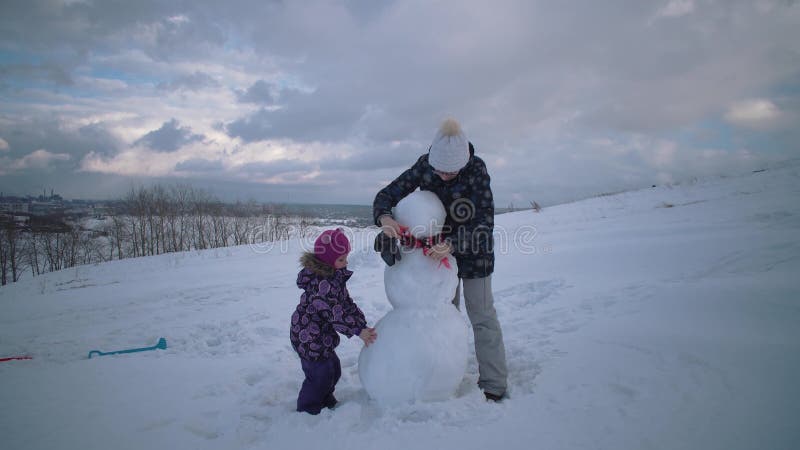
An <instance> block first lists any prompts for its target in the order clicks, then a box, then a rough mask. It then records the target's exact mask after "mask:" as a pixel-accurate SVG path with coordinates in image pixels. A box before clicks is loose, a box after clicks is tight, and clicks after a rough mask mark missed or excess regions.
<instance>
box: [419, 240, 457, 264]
mask: <svg viewBox="0 0 800 450" xmlns="http://www.w3.org/2000/svg"><path fill="white" fill-rule="evenodd" d="M452 253H453V247H451V246H450V243H449V242H447V241H444V242H439V243H438V244H436V245H433V246H431V248H429V249H428V251H427V252H426V255H428V256H430V257H431V258H433V259H435V260H436V261H441V260H442V259H444V258H447V256H448V255H450V254H452Z"/></svg>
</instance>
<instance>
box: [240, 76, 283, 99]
mask: <svg viewBox="0 0 800 450" xmlns="http://www.w3.org/2000/svg"><path fill="white" fill-rule="evenodd" d="M276 91H277V87H276V86H275V85H273V84H270V83H267V82H266V81H264V80H258V81H256V82H255V83H253V85H252V86H250V87H249V88H247V90H246V91H244V92H237V97H238V98H239V101H240V102H242V103H256V104H262V105H269V104H272V103H274V101H275V97H276V96H277V94H276Z"/></svg>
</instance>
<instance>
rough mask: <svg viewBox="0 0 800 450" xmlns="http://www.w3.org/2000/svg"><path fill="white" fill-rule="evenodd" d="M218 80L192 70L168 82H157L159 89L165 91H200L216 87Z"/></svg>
mask: <svg viewBox="0 0 800 450" xmlns="http://www.w3.org/2000/svg"><path fill="white" fill-rule="evenodd" d="M219 85H220V83H219V81H217V80H216V79H214V78H213V77H212V76H211V75H209V74H207V73H203V72H194V73H191V74H188V75H181V76H178V77H176V78H174V79H173V80H172V81H170V82H166V83H165V82H162V83H159V85H158V87H159V89H163V90H167V91H179V90H185V91H195V92H196V91H200V90H203V89H206V88H213V87H218V86H219Z"/></svg>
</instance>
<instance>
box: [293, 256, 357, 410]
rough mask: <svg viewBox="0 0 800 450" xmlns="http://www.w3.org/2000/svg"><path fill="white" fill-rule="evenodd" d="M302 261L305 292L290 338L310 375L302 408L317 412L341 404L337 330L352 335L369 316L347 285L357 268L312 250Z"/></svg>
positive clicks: (300, 401) (302, 394) (299, 406)
mask: <svg viewBox="0 0 800 450" xmlns="http://www.w3.org/2000/svg"><path fill="white" fill-rule="evenodd" d="M300 261H301V263H302V264H303V266H304V267H303V270H301V271H300V273H298V274H297V287H299V288H300V289H303V294H302V295H301V296H300V304H299V305H297V309H296V310H295V312H294V314H292V325H291V329H290V333H289V338H290V340H291V342H292V347H294V349H295V351H296V352H297V354H298V355H300V360H301V363H302V366H303V372H304V373H305V375H306V379H305V381H303V387H302V388H301V390H300V394H299V395H298V398H297V410H298V411H306V412H309V413H312V414H317V413H319V411H320V409H321V408H322V407H330V406H332V405H333V404H335V403H336V399H335V397H333V390H334V387H335V386H336V382H337V381H338V380H339V376H340V375H341V366H340V365H339V358H338V356H337V355H336V352H335V351H334V349H335V348H336V346H337V345H339V335H338V334H337V332H339V333H342V334H344V335H345V336H347V337H348V338H350V337H353V336H357V335H359V334H360V333H361V330H363V329H364V328H366V326H367V321H366V319H365V318H364V313H363V312H361V310H360V309H359V308H358V306H356V304H355V302H353V299H352V298H350V294H349V293H348V292H347V287H346V286H345V284H346V282H347V280H348V279H349V278H350V277H351V276H352V275H353V272H351V271H349V270H347V269H334V268H333V267H331V266H328V265H326V264H325V263H323V262H321V261H320V260H318V259H317V258H315V257H314V255H313V254H311V253H306V254H304V255H303V257H302V258H301V260H300Z"/></svg>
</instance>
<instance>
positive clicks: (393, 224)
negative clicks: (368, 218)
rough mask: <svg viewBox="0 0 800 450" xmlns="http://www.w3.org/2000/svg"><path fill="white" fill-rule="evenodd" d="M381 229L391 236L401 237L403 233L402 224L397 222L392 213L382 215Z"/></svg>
mask: <svg viewBox="0 0 800 450" xmlns="http://www.w3.org/2000/svg"><path fill="white" fill-rule="evenodd" d="M380 220H381V230H383V234H385V235H386V236H389V237H390V238H398V239H399V238H400V235H401V234H402V230H401V229H400V224H399V223H397V221H396V220H394V218H392V216H390V215H388V214H387V215H385V216H381V219H380Z"/></svg>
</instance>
